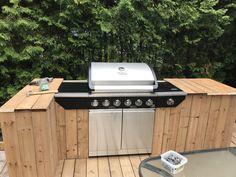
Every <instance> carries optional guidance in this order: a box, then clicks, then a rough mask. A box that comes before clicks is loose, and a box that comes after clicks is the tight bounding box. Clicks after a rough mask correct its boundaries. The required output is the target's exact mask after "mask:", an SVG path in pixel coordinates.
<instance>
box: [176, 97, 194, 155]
mask: <svg viewBox="0 0 236 177" xmlns="http://www.w3.org/2000/svg"><path fill="white" fill-rule="evenodd" d="M192 98H193V96H191V95H189V96H187V97H186V98H185V100H184V101H183V102H182V103H181V111H180V121H179V128H178V132H177V138H176V144H175V149H176V151H178V152H184V150H185V142H186V139H187V133H188V127H189V117H190V110H191V105H192Z"/></svg>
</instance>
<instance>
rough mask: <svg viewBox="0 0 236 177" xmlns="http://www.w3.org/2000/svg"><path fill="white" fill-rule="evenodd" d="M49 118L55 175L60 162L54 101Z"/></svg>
mask: <svg viewBox="0 0 236 177" xmlns="http://www.w3.org/2000/svg"><path fill="white" fill-rule="evenodd" d="M48 113H49V116H48V122H49V125H50V129H49V130H50V135H51V139H50V141H51V143H52V149H53V152H52V159H53V172H54V173H55V171H56V168H57V164H58V161H59V155H58V142H57V121H56V110H55V101H54V100H53V101H52V102H51V104H50V106H49V111H48Z"/></svg>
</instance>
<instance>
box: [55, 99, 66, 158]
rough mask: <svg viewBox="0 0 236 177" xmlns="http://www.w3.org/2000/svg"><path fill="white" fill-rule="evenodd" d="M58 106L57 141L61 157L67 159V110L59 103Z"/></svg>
mask: <svg viewBox="0 0 236 177" xmlns="http://www.w3.org/2000/svg"><path fill="white" fill-rule="evenodd" d="M55 106H56V119H57V141H58V153H59V159H60V160H63V159H66V120H65V110H64V108H63V107H61V106H60V105H59V104H57V103H55Z"/></svg>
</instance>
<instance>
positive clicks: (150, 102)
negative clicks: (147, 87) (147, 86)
mask: <svg viewBox="0 0 236 177" xmlns="http://www.w3.org/2000/svg"><path fill="white" fill-rule="evenodd" d="M146 105H147V106H149V107H151V106H153V101H152V100H151V99H148V100H147V101H146Z"/></svg>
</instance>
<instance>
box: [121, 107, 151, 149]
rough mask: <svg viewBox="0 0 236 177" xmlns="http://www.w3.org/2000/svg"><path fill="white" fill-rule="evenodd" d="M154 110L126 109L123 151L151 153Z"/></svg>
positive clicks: (124, 114)
mask: <svg viewBox="0 0 236 177" xmlns="http://www.w3.org/2000/svg"><path fill="white" fill-rule="evenodd" d="M153 124H154V109H138V110H137V109H124V110H123V129H122V149H126V150H127V151H128V152H129V151H130V152H131V153H133V152H137V153H144V152H147V153H149V152H151V146H152V136H153Z"/></svg>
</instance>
